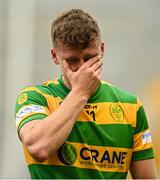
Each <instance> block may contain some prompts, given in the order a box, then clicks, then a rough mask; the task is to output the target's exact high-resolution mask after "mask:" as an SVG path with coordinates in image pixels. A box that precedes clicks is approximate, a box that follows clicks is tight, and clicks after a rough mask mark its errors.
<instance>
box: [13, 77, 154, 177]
mask: <svg viewBox="0 0 160 180" xmlns="http://www.w3.org/2000/svg"><path fill="white" fill-rule="evenodd" d="M68 93H69V89H68V88H67V87H66V86H65V85H64V82H63V80H62V77H60V78H58V79H55V80H49V81H47V82H45V83H43V84H42V85H38V86H34V87H33V86H29V87H27V88H25V89H24V90H22V92H21V93H20V95H19V96H18V98H17V102H16V127H17V131H18V133H19V131H20V129H21V127H22V126H24V125H25V124H26V123H27V122H29V121H33V120H42V121H43V120H44V118H46V117H47V116H49V115H50V114H51V113H54V111H56V109H57V108H59V106H60V104H61V103H62V102H63V100H64V99H65V97H66V96H67V95H68ZM72 101H74V99H73V100H72ZM71 103H72V102H71ZM53 123H54V119H53ZM46 131H47V129H46ZM53 146H54V144H53ZM24 154H25V158H26V162H27V164H28V168H29V171H30V175H31V178H33V179H36V178H41V179H43V178H44V179H46V178H47V179H54V178H60V179H64V178H67V179H72V178H74V179H77V178H82V179H85V178H87V179H91V178H96V179H100V178H103V179H107V178H110V179H114V178H117V179H123V178H126V176H127V172H128V170H129V167H130V163H131V161H133V160H135V161H137V160H145V159H149V158H153V149H152V141H151V133H150V130H149V127H148V123H147V118H146V115H145V112H144V109H143V106H142V104H141V102H140V100H139V99H138V98H136V97H135V96H134V95H132V94H130V93H128V92H126V91H124V90H121V89H119V88H117V87H115V86H113V85H111V84H109V83H107V82H104V81H101V84H100V85H99V87H98V89H97V91H96V93H95V94H94V95H93V96H92V97H90V99H89V100H88V102H87V103H86V105H85V107H84V109H83V110H82V112H81V113H80V115H79V117H78V118H77V119H76V122H75V124H74V127H73V129H72V131H71V133H70V135H69V136H68V138H67V139H66V141H65V142H64V143H63V144H62V146H61V147H60V148H59V149H58V151H57V152H56V153H55V154H53V155H52V156H51V157H50V158H49V159H47V160H46V161H44V162H42V163H40V162H38V161H36V160H35V159H33V158H32V157H31V155H30V154H29V153H28V152H27V150H26V148H25V147H24Z"/></svg>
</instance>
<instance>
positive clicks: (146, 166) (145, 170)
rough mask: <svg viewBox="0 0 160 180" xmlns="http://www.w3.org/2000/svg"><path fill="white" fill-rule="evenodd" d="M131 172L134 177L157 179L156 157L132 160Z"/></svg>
mask: <svg viewBox="0 0 160 180" xmlns="http://www.w3.org/2000/svg"><path fill="white" fill-rule="evenodd" d="M130 172H131V176H132V178H134V179H157V172H156V165H155V161H154V159H146V160H140V161H132V162H131V167H130Z"/></svg>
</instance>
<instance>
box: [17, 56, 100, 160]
mask: <svg viewBox="0 0 160 180" xmlns="http://www.w3.org/2000/svg"><path fill="white" fill-rule="evenodd" d="M101 64H102V63H101V62H100V58H99V57H96V58H93V59H92V60H90V61H88V62H86V63H85V64H83V65H82V66H81V67H80V69H79V70H78V71H77V72H72V71H71V70H70V69H69V66H68V65H67V64H65V67H64V68H65V71H66V74H67V77H68V79H69V80H70V84H71V87H72V89H71V91H70V93H69V94H68V96H67V97H66V98H65V100H64V101H63V102H62V103H61V105H60V107H59V108H58V109H57V110H56V111H55V112H53V113H52V114H51V115H49V116H48V117H46V118H44V119H43V120H34V121H32V122H28V123H26V124H25V125H24V126H23V127H22V128H21V130H20V139H21V140H22V142H23V144H24V146H25V147H26V148H27V150H28V152H29V154H30V155H31V156H32V157H33V158H34V159H36V160H37V161H40V162H43V161H44V160H46V159H48V157H49V156H50V155H51V154H53V153H54V152H56V151H57V149H58V148H59V147H60V146H61V145H62V144H63V142H64V141H65V140H66V138H67V137H68V135H69V134H70V132H71V130H72V128H73V125H74V123H75V120H76V118H77V117H78V116H79V114H80V113H81V111H82V109H83V108H84V106H85V104H86V102H87V100H88V98H89V97H90V95H91V94H92V93H93V92H94V91H95V90H96V88H97V86H98V84H99V83H100V79H99V76H100V71H101Z"/></svg>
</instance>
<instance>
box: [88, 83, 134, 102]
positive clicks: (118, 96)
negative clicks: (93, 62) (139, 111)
mask: <svg viewBox="0 0 160 180" xmlns="http://www.w3.org/2000/svg"><path fill="white" fill-rule="evenodd" d="M96 102H114V103H116V102H122V103H132V104H136V103H137V99H136V97H135V96H134V95H132V94H130V93H128V92H126V91H124V90H121V89H119V88H116V87H114V86H110V85H108V84H104V83H102V84H101V89H100V91H99V92H98V94H96V95H95V96H92V97H91V98H90V99H89V103H96Z"/></svg>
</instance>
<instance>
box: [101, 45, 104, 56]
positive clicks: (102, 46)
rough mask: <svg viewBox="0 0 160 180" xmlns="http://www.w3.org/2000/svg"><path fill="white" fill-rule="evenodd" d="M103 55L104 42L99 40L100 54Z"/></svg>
mask: <svg viewBox="0 0 160 180" xmlns="http://www.w3.org/2000/svg"><path fill="white" fill-rule="evenodd" d="M103 55H104V42H101V56H102V57H103Z"/></svg>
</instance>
